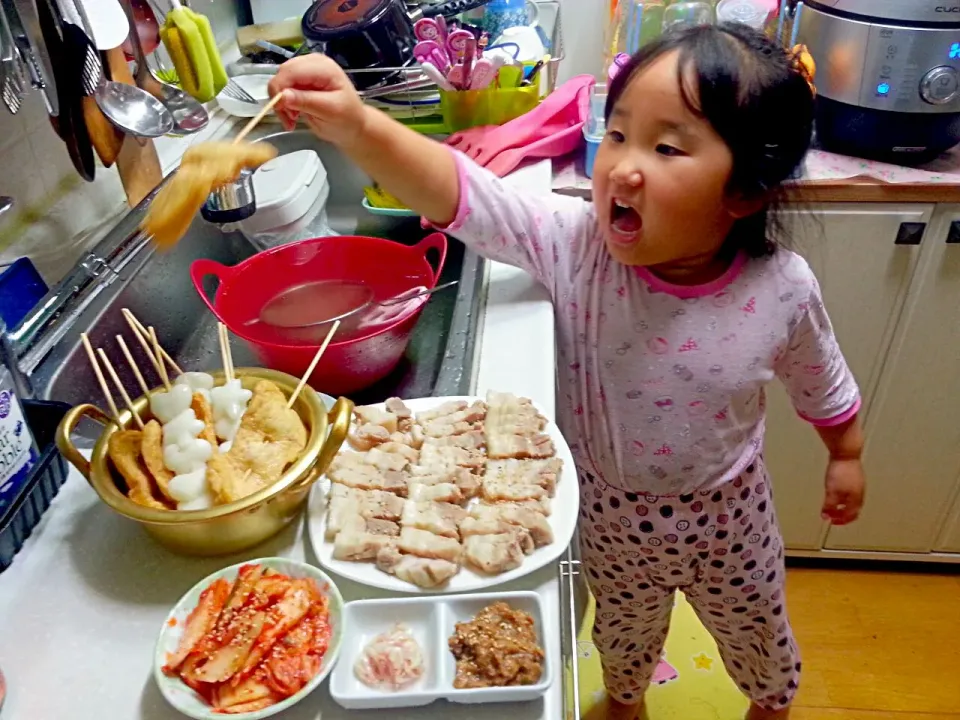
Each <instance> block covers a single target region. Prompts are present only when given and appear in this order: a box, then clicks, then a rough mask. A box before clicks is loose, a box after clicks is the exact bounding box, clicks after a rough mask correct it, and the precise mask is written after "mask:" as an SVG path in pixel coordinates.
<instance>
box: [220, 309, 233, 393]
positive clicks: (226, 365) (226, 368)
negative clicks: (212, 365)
mask: <svg viewBox="0 0 960 720" xmlns="http://www.w3.org/2000/svg"><path fill="white" fill-rule="evenodd" d="M217 335H218V336H219V338H220V357H221V359H222V360H223V374H224V375H225V376H226V379H227V382H230V381H232V380H233V379H234V376H235V374H234V370H233V353H232V352H230V334H229V332H228V331H227V326H226V325H224V324H223V323H221V322H218V323H217Z"/></svg>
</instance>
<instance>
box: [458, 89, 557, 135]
mask: <svg viewBox="0 0 960 720" xmlns="http://www.w3.org/2000/svg"><path fill="white" fill-rule="evenodd" d="M539 104H540V83H534V84H533V85H531V86H529V87H515V88H492V87H491V88H487V89H486V90H464V91H460V92H448V91H441V93H440V112H441V113H443V121H444V124H445V125H446V126H447V128H448V129H449V130H450V132H458V131H460V130H466V129H467V128H471V127H480V126H483V125H503V124H505V123H508V122H510V121H511V120H515V119H517V118H518V117H520V116H521V115H526V114H527V113H528V112H530V111H531V110H533V109H534V108H535V107H536V106H537V105H539Z"/></svg>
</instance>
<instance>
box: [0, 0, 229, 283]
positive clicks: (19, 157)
mask: <svg viewBox="0 0 960 720" xmlns="http://www.w3.org/2000/svg"><path fill="white" fill-rule="evenodd" d="M190 5H191V6H192V7H193V8H194V9H195V10H196V11H197V12H200V13H203V14H205V15H207V17H209V18H210V22H211V24H212V25H213V27H214V31H215V32H216V35H217V40H218V42H219V43H220V44H221V46H223V45H224V44H228V43H229V42H230V41H231V40H232V39H233V37H234V33H235V31H236V26H237V23H236V0H193V2H191V3H190ZM0 195H9V196H10V197H12V198H14V200H15V202H16V205H15V206H14V208H13V210H11V211H8V212H7V213H6V214H5V215H4V216H0V267H2V266H5V265H7V264H9V263H10V262H12V261H13V260H14V259H16V258H17V257H19V256H22V255H28V256H30V257H31V258H32V259H33V260H34V264H36V265H37V267H38V269H39V270H40V272H41V274H42V275H44V278H45V279H46V280H47V282H48V283H50V284H53V283H55V282H57V281H59V280H60V278H61V277H62V276H63V274H65V273H66V272H67V271H68V270H69V269H70V268H71V267H72V266H73V264H74V263H75V262H76V259H77V258H79V256H80V255H81V254H82V252H83V250H84V249H85V248H86V247H88V246H89V245H91V244H92V243H93V242H94V241H95V240H96V239H97V238H98V236H99V235H101V234H102V232H103V231H104V230H105V229H106V228H108V227H109V226H110V225H112V224H113V222H114V221H115V219H116V218H117V217H118V216H119V214H120V213H122V212H124V209H125V207H126V200H125V195H124V192H123V187H122V186H121V184H120V179H119V177H118V176H117V172H116V169H115V168H111V169H105V168H103V167H99V166H98V167H97V172H96V180H95V181H94V182H93V183H87V182H84V181H83V180H81V179H80V177H79V176H78V175H77V174H76V172H75V171H74V169H73V165H72V164H71V162H70V157H69V156H68V154H67V150H66V146H65V145H64V144H63V142H62V141H61V140H60V138H59V137H58V136H57V135H56V133H55V132H54V131H53V128H52V127H51V125H50V120H49V118H48V117H47V112H46V108H45V107H44V105H43V100H42V98H41V97H40V94H39V93H37V92H31V93H29V94H28V95H27V96H26V97H25V98H24V103H23V107H22V108H21V109H20V112H19V113H17V115H10V113H8V112H7V111H6V109H5V108H2V107H0Z"/></svg>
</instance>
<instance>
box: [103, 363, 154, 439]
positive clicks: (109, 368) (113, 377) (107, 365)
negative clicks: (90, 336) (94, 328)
mask: <svg viewBox="0 0 960 720" xmlns="http://www.w3.org/2000/svg"><path fill="white" fill-rule="evenodd" d="M97 354H98V355H99V356H100V362H102V363H103V366H104V367H105V368H106V369H107V374H108V375H109V376H110V379H111V380H113V384H114V385H116V386H117V392H119V393H120V397H122V398H123V402H124V404H125V405H126V406H127V410H129V411H130V414H131V415H133V419H134V420H136V421H137V427H138V428H140V429H141V430H143V418H142V417H140V414H139V413H138V412H137V409H136V408H135V407H134V406H133V401H132V400H131V399H130V396H129V395H127V389H126V388H125V387H124V386H123V383H122V382H120V376H119V375H117V371H116V370H115V369H114V367H113V363H111V362H110V358H108V357H107V354H106V353H105V352H104V351H103V348H97Z"/></svg>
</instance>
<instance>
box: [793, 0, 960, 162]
mask: <svg viewBox="0 0 960 720" xmlns="http://www.w3.org/2000/svg"><path fill="white" fill-rule="evenodd" d="M795 13H796V14H795V17H794V26H793V39H794V41H795V42H797V43H803V44H804V45H806V46H807V48H808V49H809V50H810V53H811V55H812V56H813V58H814V60H815V61H816V63H817V78H816V82H817V95H818V97H817V125H816V127H817V141H818V143H819V145H820V146H821V147H823V148H824V149H826V150H831V151H834V152H840V153H844V154H850V155H858V156H861V157H867V158H875V159H881V160H888V161H892V162H898V163H908V164H909V163H911V162H913V163H920V162H925V161H927V160H930V159H932V158H934V157H936V156H937V155H939V154H940V153H942V152H943V151H945V150H947V149H949V148H951V147H953V146H954V145H956V144H957V143H960V0H807V1H806V2H801V3H796V7H795Z"/></svg>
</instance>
